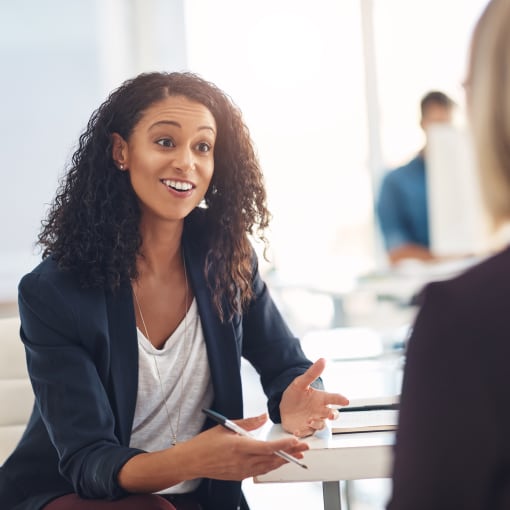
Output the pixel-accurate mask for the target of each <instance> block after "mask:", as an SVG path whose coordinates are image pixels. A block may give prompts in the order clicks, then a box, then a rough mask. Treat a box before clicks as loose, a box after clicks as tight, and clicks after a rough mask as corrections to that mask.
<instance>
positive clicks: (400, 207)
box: [376, 155, 430, 250]
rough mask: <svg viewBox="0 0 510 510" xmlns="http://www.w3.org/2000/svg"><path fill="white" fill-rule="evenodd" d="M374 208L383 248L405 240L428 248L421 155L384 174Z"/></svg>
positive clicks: (423, 168)
mask: <svg viewBox="0 0 510 510" xmlns="http://www.w3.org/2000/svg"><path fill="white" fill-rule="evenodd" d="M376 208H377V215H378V218H379V224H380V227H381V231H382V234H383V237H384V244H385V246H386V249H387V250H393V249H395V248H398V247H399V246H402V245H404V244H409V243H412V244H418V245H421V246H424V247H426V248H429V245H430V241H429V220H428V209H427V183H426V176H425V161H424V159H423V157H422V156H421V155H419V156H417V157H415V158H414V159H413V160H411V161H410V162H409V163H407V164H406V165H404V166H401V167H399V168H396V169H395V170H392V171H391V172H389V173H388V174H386V176H385V177H384V179H383V181H382V184H381V188H380V191H379V197H378V200H377V205H376Z"/></svg>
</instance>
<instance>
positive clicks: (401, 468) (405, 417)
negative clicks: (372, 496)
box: [388, 282, 502, 510]
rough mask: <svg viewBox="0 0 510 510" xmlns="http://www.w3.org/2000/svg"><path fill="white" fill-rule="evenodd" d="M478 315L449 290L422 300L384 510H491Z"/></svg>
mask: <svg viewBox="0 0 510 510" xmlns="http://www.w3.org/2000/svg"><path fill="white" fill-rule="evenodd" d="M468 299H469V301H468ZM489 306H490V305H489ZM484 307H487V305H484V303H482V302H480V300H479V299H476V297H475V298H471V299H470V298H468V294H466V293H465V289H460V290H459V288H458V287H456V284H455V283H452V282H441V283H434V284H431V285H429V286H428V287H427V288H426V290H425V292H424V301H423V306H422V308H421V310H420V312H419V314H418V316H417V320H416V322H415V325H414V328H413V333H412V335H411V338H410V340H409V344H408V350H407V359H406V365H405V372H404V380H403V386H402V395H401V409H400V415H399V426H398V431H397V438H396V446H395V458H394V468H393V494H392V497H391V499H390V502H389V505H388V509H389V510H404V509H406V510H407V509H410V508H412V509H413V510H430V509H431V508H434V509H451V508H462V509H464V510H468V509H481V508H499V505H491V504H490V503H489V500H490V497H491V492H492V493H494V492H495V491H494V489H495V486H492V487H491V483H492V482H491V481H490V478H491V477H492V476H494V473H495V472H496V471H495V470H496V469H497V465H498V460H497V459H498V457H500V455H501V452H500V451H501V444H502V443H501V442H500V437H501V436H500V434H499V433H498V431H497V425H496V424H497V423H498V421H500V420H498V418H497V415H496V412H497V411H496V409H495V406H494V402H493V399H492V393H493V392H492V391H491V389H490V387H489V386H488V381H489V380H490V376H489V375H488V374H489V372H490V370H491V368H490V366H491V364H490V362H489V358H490V356H491V353H490V348H489V346H488V344H487V335H488V334H489V335H490V332H489V329H490V326H489V329H488V328H487V327H485V331H484V326H483V323H484V320H480V315H481V314H482V313H483V312H482V310H483V309H484ZM486 326H488V324H486Z"/></svg>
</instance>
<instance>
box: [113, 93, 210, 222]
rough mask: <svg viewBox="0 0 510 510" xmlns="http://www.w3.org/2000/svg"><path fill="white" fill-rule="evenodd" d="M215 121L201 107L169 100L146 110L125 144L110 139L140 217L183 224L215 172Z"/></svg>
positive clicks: (182, 99)
mask: <svg viewBox="0 0 510 510" xmlns="http://www.w3.org/2000/svg"><path fill="white" fill-rule="evenodd" d="M216 130H217V128H216V121H215V119H214V117H213V115H212V113H211V112H210V111H209V110H208V109H207V108H206V107H205V106H204V105H202V104H201V103H197V102H195V101H191V100H189V99H188V98H186V97H184V96H169V97H166V98H165V99H163V100H161V101H159V102H157V103H154V104H153V105H152V106H150V107H149V108H148V109H147V110H145V112H144V113H143V116H142V117H141V119H140V120H139V121H138V123H137V124H136V125H135V127H134V129H133V131H132V133H131V135H130V136H129V138H128V140H124V139H123V138H122V137H121V136H120V135H119V134H117V133H114V134H113V159H114V160H115V161H116V162H117V164H118V165H119V168H124V169H126V171H128V172H129V176H130V179H131V185H132V186H133V189H134V191H135V193H136V195H137V197H138V200H139V203H140V208H141V212H142V216H143V217H144V219H145V220H147V219H149V218H150V217H151V216H153V217H154V218H158V219H160V220H170V221H182V220H183V219H184V218H185V217H186V216H187V215H188V214H189V213H190V212H191V211H192V210H193V209H194V208H195V207H196V206H197V205H198V204H199V203H200V201H201V200H202V199H203V197H204V195H205V193H206V192H207V189H208V187H209V184H210V182H211V178H212V175H213V172H214V144H215V142H216Z"/></svg>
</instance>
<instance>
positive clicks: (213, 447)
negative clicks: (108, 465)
mask: <svg viewBox="0 0 510 510" xmlns="http://www.w3.org/2000/svg"><path fill="white" fill-rule="evenodd" d="M234 421H235V423H237V424H238V425H239V426H240V427H242V428H244V429H245V430H248V431H251V430H255V429H258V428H259V427H261V426H262V425H264V423H265V422H266V421H267V415H266V414H263V415H261V416H256V417H254V418H245V419H243V420H234ZM276 450H283V451H285V452H287V453H289V454H290V455H293V456H294V457H296V458H298V459H301V458H303V453H302V452H304V451H305V450H308V445H307V444H306V443H304V442H303V441H300V440H299V439H297V438H296V437H294V436H291V435H289V436H288V437H285V438H283V439H278V440H275V441H260V440H258V439H254V438H251V437H245V436H240V435H238V434H236V433H235V432H232V431H230V430H227V429H226V428H224V427H222V426H221V425H217V426H215V427H212V428H211V429H208V430H206V431H204V432H201V433H200V434H198V435H197V436H195V437H193V438H192V439H190V440H188V441H185V442H183V443H177V444H176V445H175V446H172V447H170V448H167V449H166V450H160V451H158V452H152V453H149V452H146V453H145V452H144V453H140V454H138V455H135V456H134V457H132V458H131V459H129V460H128V461H127V462H126V463H125V464H124V466H123V467H122V468H121V470H120V472H119V475H118V479H119V483H120V485H121V486H122V487H123V488H124V489H125V490H126V491H128V492H144V493H145V492H157V491H160V490H162V489H165V488H167V487H170V486H172V485H175V484H177V483H179V482H183V481H184V480H192V479H194V478H213V479H217V480H238V481H240V480H243V479H245V478H248V477H251V476H257V475H262V474H264V473H267V472H269V471H272V470H273V469H276V468H278V467H280V466H281V465H283V464H285V463H286V462H287V461H286V460H284V459H282V458H281V457H278V456H277V455H275V453H274V452H275V451H276Z"/></svg>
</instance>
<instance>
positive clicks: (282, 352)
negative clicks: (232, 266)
mask: <svg viewBox="0 0 510 510" xmlns="http://www.w3.org/2000/svg"><path fill="white" fill-rule="evenodd" d="M253 267H254V270H253V292H254V297H253V299H252V302H251V304H250V307H249V309H248V310H247V312H246V313H245V314H244V316H243V352H242V354H243V356H244V357H245V358H246V359H247V360H248V361H249V362H250V363H251V364H252V365H253V367H254V368H255V370H257V372H258V373H259V375H260V380H261V383H262V387H263V389H264V392H265V394H266V396H267V397H268V411H269V417H270V418H271V420H272V421H273V422H274V423H280V422H281V416H280V409H279V406H280V400H281V397H282V393H283V392H284V391H285V388H287V386H288V385H289V384H290V383H291V382H292V381H293V379H294V378H295V377H297V376H299V375H301V374H303V373H304V372H305V371H306V370H307V369H308V367H310V366H311V364H312V362H311V361H310V360H309V359H308V358H307V357H306V356H305V354H304V353H303V350H302V349H301V344H300V341H299V340H298V339H297V338H295V337H294V335H293V334H292V333H291V331H290V329H289V327H288V326H287V324H286V323H285V321H284V319H283V317H282V316H281V314H280V312H279V310H278V309H277V307H276V305H275V303H274V301H273V300H272V298H271V295H270V293H269V290H268V288H267V285H266V284H265V282H264V281H263V280H262V278H261V277H260V274H259V271H258V262H257V259H256V257H255V255H254V263H253ZM313 386H314V387H316V388H318V389H321V388H322V387H323V386H322V381H321V380H320V379H317V380H316V381H315V382H314V383H313Z"/></svg>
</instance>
